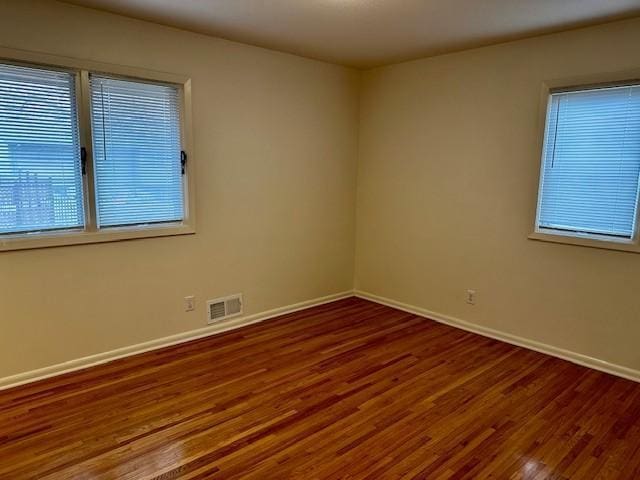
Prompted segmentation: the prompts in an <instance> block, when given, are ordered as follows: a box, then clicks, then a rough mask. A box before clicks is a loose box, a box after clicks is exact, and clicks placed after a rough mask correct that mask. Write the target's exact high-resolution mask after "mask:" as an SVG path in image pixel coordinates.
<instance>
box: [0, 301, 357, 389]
mask: <svg viewBox="0 0 640 480" xmlns="http://www.w3.org/2000/svg"><path fill="white" fill-rule="evenodd" d="M352 296H353V291H351V290H349V291H346V292H341V293H336V294H333V295H327V296H325V297H320V298H315V299H313V300H306V301H304V302H299V303H294V304H293V305H287V306H284V307H279V308H274V309H272V310H267V311H265V312H260V313H255V314H253V315H247V316H244V317H239V318H233V319H229V320H227V321H222V322H220V323H217V324H213V325H211V326H209V327H205V328H199V329H197V330H190V331H188V332H182V333H178V334H176V335H171V336H168V337H163V338H157V339H155V340H150V341H148V342H143V343H138V344H136V345H131V346H128V347H122V348H117V349H115V350H111V351H108V352H103V353H98V354H96V355H90V356H88V357H83V358H78V359H75V360H70V361H68V362H64V363H59V364H57V365H51V366H49V367H44V368H39V369H37V370H31V371H29V372H24V373H19V374H17V375H12V376H10V377H4V378H0V390H6V389H8V388H12V387H17V386H18V385H24V384H26V383H31V382H35V381H37V380H43V379H45V378H49V377H54V376H56V375H61V374H63V373H69V372H73V371H76V370H82V369H83V368H87V367H92V366H95V365H100V364H103V363H107V362H111V361H113V360H117V359H119V358H124V357H129V356H131V355H137V354H139V353H144V352H149V351H151V350H157V349H159V348H163V347H169V346H172V345H177V344H179V343H184V342H188V341H191V340H197V339H199V338H204V337H208V336H210V335H215V334H216V333H221V332H226V331H228V330H234V329H236V328H240V327H244V326H246V325H251V324H252V323H258V322H262V321H264V320H268V319H270V318H274V317H278V316H280V315H285V314H287V313H293V312H297V311H299V310H304V309H305V308H309V307H315V306H318V305H323V304H325V303H330V302H335V301H336V300H341V299H343V298H348V297H352Z"/></svg>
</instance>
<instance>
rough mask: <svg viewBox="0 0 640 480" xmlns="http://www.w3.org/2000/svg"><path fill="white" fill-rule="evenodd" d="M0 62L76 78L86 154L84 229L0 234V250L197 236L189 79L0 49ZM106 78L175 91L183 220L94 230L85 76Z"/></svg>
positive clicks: (89, 117) (88, 97) (124, 67)
mask: <svg viewBox="0 0 640 480" xmlns="http://www.w3.org/2000/svg"><path fill="white" fill-rule="evenodd" d="M0 62H2V63H11V64H16V65H23V66H27V67H35V68H48V69H51V70H59V71H60V70H61V71H67V72H70V73H73V74H75V75H76V101H77V107H78V126H79V130H80V144H81V145H82V146H83V147H84V148H85V150H86V154H87V160H86V174H85V175H83V176H82V177H83V178H82V181H83V202H84V210H85V225H84V228H77V229H68V230H56V231H47V232H29V233H20V234H8V235H0V251H7V250H23V249H30V248H43V247H58V246H64V245H79V244H87V243H101V242H114V241H120V240H129V239H136V238H151V237H164V236H173V235H189V234H194V233H195V232H196V216H195V198H196V197H195V162H194V158H193V138H192V122H191V79H190V78H189V77H186V76H184V75H179V74H174V73H165V72H157V71H153V70H146V69H142V68H135V67H129V66H123V65H114V64H108V63H101V62H94V61H90V60H80V59H75V58H68V57H60V56H55V55H49V54H44V53H36V52H27V51H22V50H14V49H9V48H3V47H0ZM94 73H95V74H101V75H109V76H113V77H114V78H122V79H124V80H132V81H139V82H149V83H156V84H169V85H172V86H176V87H178V89H179V92H180V99H181V108H180V113H181V125H180V131H181V144H182V146H181V148H182V150H183V151H184V152H185V153H186V155H187V164H186V168H185V173H184V175H183V178H182V181H183V195H184V219H183V220H182V221H181V222H173V223H166V224H151V225H131V226H125V227H103V228H98V224H97V216H96V195H95V181H94V180H95V179H94V162H93V151H92V150H93V148H92V136H91V115H90V111H89V110H90V102H89V100H90V97H91V96H90V91H89V75H90V74H94Z"/></svg>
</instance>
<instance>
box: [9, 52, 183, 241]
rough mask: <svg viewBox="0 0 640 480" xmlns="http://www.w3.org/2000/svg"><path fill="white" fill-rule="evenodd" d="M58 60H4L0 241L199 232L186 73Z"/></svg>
mask: <svg viewBox="0 0 640 480" xmlns="http://www.w3.org/2000/svg"><path fill="white" fill-rule="evenodd" d="M50 59H51V57H48V60H50ZM60 62H61V63H60V65H59V66H58V65H56V66H55V67H50V66H44V65H31V64H23V63H20V62H17V61H16V62H14V61H4V62H3V61H1V60H0V250H13V249H22V248H35V247H45V246H57V245H68V244H77V243H92V242H104V241H113V240H124V239H129V238H143V237H155V236H165V235H178V234H188V233H194V231H195V230H194V216H193V210H194V209H193V205H190V202H189V200H190V199H193V198H194V192H193V177H191V176H190V175H189V171H190V170H191V159H190V158H189V156H188V148H187V139H188V138H189V135H188V132H187V131H186V129H187V126H188V120H189V118H188V117H189V115H188V113H187V112H188V111H189V108H190V105H189V99H190V82H189V80H188V79H182V78H181V77H179V76H176V75H172V74H162V73H156V72H146V71H140V76H139V77H138V76H137V75H136V73H137V70H135V69H131V68H129V67H117V66H113V70H111V68H110V67H111V66H107V65H104V64H97V63H93V62H86V66H87V67H88V68H85V67H84V65H83V62H82V61H72V60H67V59H60ZM94 68H95V70H94ZM104 72H108V73H104ZM185 109H186V111H185ZM187 160H189V163H188V164H187Z"/></svg>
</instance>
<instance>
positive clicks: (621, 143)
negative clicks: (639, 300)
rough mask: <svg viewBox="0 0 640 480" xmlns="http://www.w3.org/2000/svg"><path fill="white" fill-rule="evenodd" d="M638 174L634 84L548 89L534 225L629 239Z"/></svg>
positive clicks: (638, 102)
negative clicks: (550, 90) (568, 89)
mask: <svg viewBox="0 0 640 480" xmlns="http://www.w3.org/2000/svg"><path fill="white" fill-rule="evenodd" d="M639 175H640V85H636V84H631V85H620V86H609V87H600V88H589V89H581V90H570V91H555V92H554V91H552V92H551V94H550V98H549V103H548V108H547V115H546V126H545V141H544V146H543V152H542V169H541V175H540V190H539V198H538V211H537V219H536V231H537V232H539V233H546V234H551V235H559V236H567V237H582V238H588V239H596V240H599V241H605V242H623V243H624V242H626V243H632V242H635V241H636V238H637V230H638V228H637V217H638V181H639Z"/></svg>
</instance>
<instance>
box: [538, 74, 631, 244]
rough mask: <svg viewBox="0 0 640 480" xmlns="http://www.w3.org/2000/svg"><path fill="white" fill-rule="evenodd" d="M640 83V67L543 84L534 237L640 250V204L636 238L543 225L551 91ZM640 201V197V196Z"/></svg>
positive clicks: (547, 240) (544, 239)
mask: <svg viewBox="0 0 640 480" xmlns="http://www.w3.org/2000/svg"><path fill="white" fill-rule="evenodd" d="M632 84H633V85H635V84H640V69H633V70H626V71H622V72H608V73H599V74H593V75H584V76H579V77H571V78H562V79H554V80H547V81H545V82H544V83H543V85H542V92H541V96H540V115H539V123H538V139H539V141H538V150H537V153H538V159H539V160H540V169H539V175H538V177H537V181H538V183H537V189H536V192H537V201H536V204H535V205H536V209H535V212H534V221H533V226H534V230H533V233H531V234H530V235H529V237H528V238H529V239H530V240H540V241H544V242H552V243H564V244H567V245H577V246H582V247H592V248H601V249H606V250H620V251H625V252H633V253H640V208H637V209H636V215H637V218H636V227H635V231H634V233H633V236H632V238H630V239H627V238H615V237H610V236H607V235H598V234H588V233H580V232H561V231H560V230H553V229H547V228H541V227H539V226H538V225H539V221H538V220H539V219H538V216H539V213H540V202H541V201H542V196H541V195H542V178H543V177H542V176H543V174H544V160H545V159H544V145H545V142H546V138H545V132H546V123H547V111H548V108H549V106H550V105H551V94H552V93H558V92H562V91H566V92H569V91H579V90H588V89H590V88H591V89H592V88H598V87H613V86H621V85H632ZM638 201H639V202H640V198H639V200H638Z"/></svg>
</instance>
